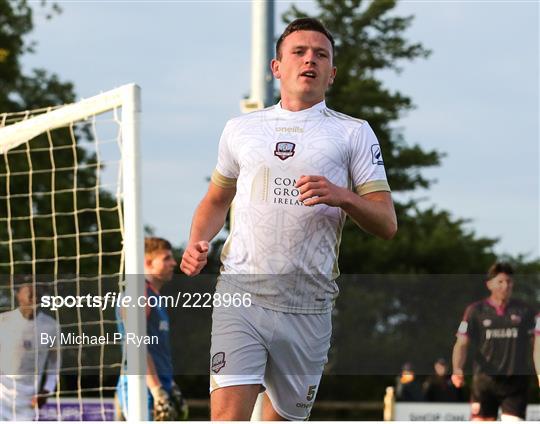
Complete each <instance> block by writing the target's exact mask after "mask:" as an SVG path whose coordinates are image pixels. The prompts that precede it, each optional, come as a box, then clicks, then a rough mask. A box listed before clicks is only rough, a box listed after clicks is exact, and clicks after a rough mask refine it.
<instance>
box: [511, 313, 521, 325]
mask: <svg viewBox="0 0 540 424" xmlns="http://www.w3.org/2000/svg"><path fill="white" fill-rule="evenodd" d="M510 320H511V321H512V323H513V324H519V323H520V322H521V317H520V316H519V315H516V314H512V315H510Z"/></svg>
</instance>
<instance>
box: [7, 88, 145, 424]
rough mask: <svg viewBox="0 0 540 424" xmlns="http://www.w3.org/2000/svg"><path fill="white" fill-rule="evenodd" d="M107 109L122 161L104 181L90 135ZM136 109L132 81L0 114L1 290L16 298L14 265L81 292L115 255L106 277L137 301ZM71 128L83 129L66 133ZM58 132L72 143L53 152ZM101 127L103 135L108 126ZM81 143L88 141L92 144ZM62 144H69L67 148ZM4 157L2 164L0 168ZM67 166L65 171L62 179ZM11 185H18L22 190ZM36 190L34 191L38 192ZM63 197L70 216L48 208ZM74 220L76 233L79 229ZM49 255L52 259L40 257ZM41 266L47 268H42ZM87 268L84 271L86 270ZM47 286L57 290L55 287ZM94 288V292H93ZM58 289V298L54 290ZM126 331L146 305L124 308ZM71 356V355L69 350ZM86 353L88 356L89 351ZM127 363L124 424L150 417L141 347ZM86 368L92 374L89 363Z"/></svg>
mask: <svg viewBox="0 0 540 424" xmlns="http://www.w3.org/2000/svg"><path fill="white" fill-rule="evenodd" d="M107 113H108V114H110V115H112V118H110V120H109V121H110V122H112V123H113V124H114V125H115V126H117V127H118V129H117V130H112V131H113V132H114V131H116V133H115V135H114V136H113V137H112V138H114V140H113V141H111V145H113V146H114V147H115V148H116V149H117V150H118V151H119V153H118V155H119V156H120V159H119V160H118V164H117V165H115V166H117V173H116V175H113V176H112V177H111V176H110V175H109V176H107V172H109V173H111V174H112V172H111V171H109V170H108V169H109V168H108V165H107V163H106V161H104V160H101V157H100V154H101V153H100V149H101V147H99V146H98V144H99V140H98V138H99V137H98V130H97V129H96V117H97V116H99V115H102V114H107ZM140 113H141V109H140V88H139V87H138V86H137V85H135V84H127V85H124V86H121V87H119V88H116V89H113V90H111V91H108V92H105V93H102V94H99V95H97V96H94V97H91V98H88V99H84V100H81V101H79V102H77V103H73V104H69V105H63V106H59V107H56V106H54V107H50V108H47V109H41V110H38V111H28V112H17V113H0V165H1V166H2V168H1V169H2V171H1V178H0V185H2V189H1V190H0V194H1V196H0V197H1V200H0V201H1V202H2V205H1V206H0V208H4V206H3V205H4V204H5V205H6V208H5V213H4V211H0V274H1V275H2V276H3V278H4V279H3V280H2V281H4V280H5V279H9V278H10V277H9V276H8V274H10V275H11V280H10V281H11V282H12V283H11V287H9V286H7V285H6V286H3V288H4V287H5V288H6V290H7V291H9V290H11V291H13V292H14V286H13V275H14V274H17V273H21V271H19V269H25V270H28V271H24V273H32V274H34V275H35V274H39V273H40V269H47V270H48V269H51V271H50V272H47V274H50V275H52V276H53V278H54V281H55V283H54V284H57V283H56V282H57V281H63V282H66V281H67V280H69V281H67V282H66V284H68V283H69V284H71V283H73V287H75V289H74V290H76V292H77V293H80V292H81V290H82V288H83V286H84V284H85V281H90V280H91V279H93V280H97V281H98V283H99V282H100V281H101V280H102V275H101V274H102V272H103V273H105V272H104V270H105V269H106V268H107V266H108V264H109V263H110V262H111V261H113V259H110V258H114V262H115V264H116V262H119V263H120V265H119V266H118V267H117V269H116V271H114V273H112V274H111V275H113V276H114V277H115V278H117V279H118V282H119V284H123V283H124V282H123V281H122V282H120V280H121V279H122V280H123V279H124V278H125V293H126V295H128V296H131V298H132V299H136V298H138V297H140V296H143V295H144V284H143V281H141V278H144V269H143V260H144V247H143V246H144V245H143V243H144V235H143V224H142V218H141V204H142V203H141V173H140V168H141V167H140V146H139V132H140V131H139V126H140V120H139V118H140ZM75 123H78V124H79V125H81V126H80V127H77V128H76V129H74V125H75ZM61 128H65V130H62V131H64V133H62V134H70V135H65V136H64V135H63V136H62V137H64V139H67V140H70V137H71V141H70V142H65V143H64V144H62V145H61V146H55V145H54V135H53V134H54V131H57V130H58V129H61ZM107 131H109V132H110V130H107ZM87 134H90V135H91V136H95V138H96V141H92V142H89V143H88V144H89V145H90V146H94V147H92V148H93V149H94V150H92V152H91V153H90V154H82V153H81V152H82V150H81V149H83V148H82V147H81V146H80V144H81V143H82V142H81V141H80V140H81V139H85V140H86V138H85V137H87ZM36 137H41V138H40V139H39V140H40V144H39V143H38V146H37V149H36V150H39V151H41V153H42V154H43V156H44V157H45V156H47V157H49V159H47V160H48V161H50V163H49V162H48V165H47V166H48V167H49V169H47V170H45V171H43V170H41V171H40V170H38V171H36V170H35V169H34V166H33V162H32V161H33V159H32V158H33V157H34V156H33V155H35V154H41V153H39V152H38V153H35V152H33V150H32V149H33V147H34V143H35V142H34V140H35V139H36ZM88 137H89V139H90V138H93V137H90V136H88ZM60 138H61V137H60ZM69 143H72V145H70V144H69ZM60 149H64V151H70V154H72V155H73V157H74V159H73V161H72V162H73V163H72V165H71V166H62V167H60V166H59V165H58V164H56V165H55V155H57V154H58V153H57V151H59V150H60ZM15 154H18V155H19V156H20V160H19V159H17V158H16V159H13V156H14V155H15ZM10 155H11V156H10ZM81 156H84V157H85V158H86V159H85V160H86V162H85V163H83V162H82V159H81ZM40 158H41V156H40ZM64 158H65V156H64ZM2 160H3V161H4V163H1V161H2ZM10 160H11V162H10ZM17 161H19V162H17ZM24 161H26V162H24ZM22 162H24V170H23V171H21V170H20V169H15V168H16V167H15V166H12V163H17V164H19V163H22ZM87 169H91V171H88V172H87V173H86V174H85V175H86V178H88V180H90V181H92V184H93V185H91V186H88V187H82V188H81V187H79V186H77V184H78V178H79V180H82V177H78V175H79V176H80V175H82V173H83V172H85V170H87ZM70 170H71V171H72V175H70V176H66V175H67V172H70ZM17 176H22V177H23V178H24V181H25V184H26V187H24V190H22V191H21V193H18V194H17V193H14V192H13V187H15V186H16V183H14V179H15V178H16V177H17ZM107 177H110V178H112V179H114V183H113V184H112V185H113V186H114V187H115V188H113V190H115V191H114V192H113V191H111V192H107V189H105V188H103V187H105V186H106V185H107V184H105V180H106V178H107ZM40 178H42V179H47V181H46V184H45V185H44V186H45V187H47V188H46V189H43V190H42V191H41V192H38V193H35V192H33V188H32V187H33V186H34V185H36V184H37V182H38V180H39V179H40ZM60 180H63V181H60ZM68 182H69V184H71V187H69V188H66V187H65V185H66V184H68ZM17 184H19V186H20V185H25V184H20V183H17ZM62 184H64V186H62ZM36 186H37V185H36ZM40 187H41V186H40ZM16 188H17V189H18V188H20V187H16ZM36 191H38V190H37V189H36ZM83 191H84V193H89V194H88V197H92V199H94V203H95V204H94V205H93V206H85V209H83V206H82V205H81V206H80V209H78V205H77V202H78V200H79V199H81V198H84V196H86V194H84V193H83ZM105 195H106V196H108V197H107V200H108V201H109V203H110V205H109V204H108V205H105V206H107V207H105V206H104V205H103V204H101V205H100V199H102V197H106V196H105ZM62 196H64V197H65V196H71V197H72V199H73V206H74V208H73V210H70V211H65V210H62V211H58V210H55V199H57V198H58V199H60V198H62ZM44 198H50V199H51V200H50V203H51V204H50V205H48V206H47V207H46V208H44V209H46V210H45V212H44V211H42V210H39V207H38V206H37V202H38V201H41V202H42V201H43V199H44ZM111 199H115V200H111ZM21 205H22V206H21ZM109 206H110V207H109ZM17 208H18V209H19V210H20V209H25V210H26V212H25V213H26V215H24V214H23V215H21V216H16V215H15V214H14V211H15V210H17ZM107 213H111V214H116V215H117V216H116V218H115V219H116V220H117V221H118V222H119V223H120V225H119V228H105V227H102V222H101V221H100V219H101V218H102V217H103V216H105V215H106V214H107ZM89 216H92V219H93V221H92V222H91V223H90V224H88V223H86V224H84V225H86V226H87V227H85V228H83V227H82V225H83V224H82V221H83V218H84V219H85V220H88V217H89ZM65 220H73V222H74V224H73V225H74V227H75V230H74V231H72V232H71V233H69V232H68V231H67V230H66V232H65V233H61V232H60V230H59V228H60V226H61V225H62V224H63V222H62V221H65ZM79 221H80V222H79ZM23 224H24V225H25V226H26V227H29V228H30V230H28V234H29V235H24V236H20V234H21V231H20V228H22V227H21V225H23ZM79 224H80V225H81V227H79ZM17 225H18V226H19V227H17ZM70 225H71V224H70ZM16 227H17V228H16ZM26 227H25V228H26ZM49 228H50V232H49V233H45V229H47V230H48V229H49ZM25 231H26V230H25ZM23 233H24V231H23ZM111 233H114V236H115V237H116V238H117V239H119V238H121V243H118V244H119V246H120V247H119V248H117V249H116V251H113V250H114V249H113V250H111V251H106V250H105V247H106V246H105V244H106V243H105V242H106V237H107V235H108V234H109V235H110V234H111ZM25 234H26V233H25ZM92 238H93V239H95V240H96V241H92V242H91V243H93V245H95V246H97V247H96V251H95V252H92V251H85V250H84V249H83V248H82V247H81V246H83V244H84V243H85V242H86V243H90V242H88V240H89V239H92ZM115 240H116V239H115ZM40 243H42V244H40ZM62 243H64V244H69V243H71V244H70V245H69V246H73V247H70V249H71V250H73V251H74V252H75V254H71V253H70V254H69V255H64V256H62V255H63V254H62V252H61V251H59V246H60V245H61V244H62ZM111 243H112V242H111ZM111 243H110V244H111ZM43 250H45V251H46V253H45V254H43V253H42V251H43ZM40 252H41V253H40ZM49 253H50V256H47V254H49ZM40 255H42V256H40ZM85 260H87V261H92V266H91V267H87V268H85V263H86V262H84V261H85ZM64 263H69V266H70V267H71V268H70V269H73V271H72V274H71V277H70V279H65V280H62V278H63V276H62V274H61V271H60V270H61V269H62V266H63V264H64ZM88 263H90V262H88ZM45 265H46V266H47V267H48V268H47V267H45V268H43V267H42V266H45ZM115 266H116V265H115ZM40 267H41V268H40ZM88 269H91V270H92V271H91V272H89V271H87V270H88ZM85 273H88V274H93V277H85V276H84V275H83V274H85ZM85 278H86V280H85ZM34 284H36V283H34ZM117 287H118V284H117ZM55 290H57V288H56V287H55ZM98 292H99V294H101V289H99V290H98ZM56 293H58V292H57V291H56ZM6 296H7V295H5V294H3V299H6V298H7V297H6ZM11 297H12V300H11V306H10V307H11V309H13V308H14V307H15V304H14V300H13V297H14V295H13V294H12V295H11ZM3 306H5V308H4V309H3V311H5V310H6V308H8V306H6V305H3ZM77 314H79V318H80V314H81V312H77ZM56 319H57V321H58V322H59V323H60V322H61V321H62V320H61V319H60V318H59V316H58V315H57V317H56ZM107 319H108V318H103V315H101V322H99V321H100V320H99V319H98V320H97V321H96V322H95V323H94V322H90V323H81V322H78V323H71V324H69V325H68V324H66V328H67V327H70V328H71V327H73V328H74V329H75V330H78V331H79V332H80V331H82V330H81V329H82V328H83V325H90V324H95V326H96V328H98V327H99V328H101V332H102V333H103V331H104V330H103V328H104V322H105V321H107ZM64 321H65V320H64ZM79 321H80V319H79ZM106 324H108V325H110V326H112V325H113V324H114V323H113V321H112V320H110V319H109V321H107V323H106ZM125 326H126V328H125V330H126V332H128V333H135V334H139V335H145V334H146V316H145V310H144V308H126V322H125ZM60 327H61V330H64V328H62V327H63V324H60ZM66 331H67V330H66ZM96 331H98V330H96ZM69 348H73V349H77V348H78V349H79V351H78V355H79V356H78V361H79V364H81V363H82V362H81V361H82V359H81V357H84V353H81V349H82V347H80V346H79V347H77V346H70V347H69ZM36 349H37V348H36ZM58 349H59V350H61V349H63V347H62V346H60V347H59V348H58ZM66 349H67V348H66ZM96 352H97V350H96ZM103 352H104V350H103V348H102V349H101V355H102V356H103V355H106V354H104V353H103ZM74 355H75V356H76V354H74ZM86 356H92V355H90V354H87V355H86ZM125 359H127V375H128V381H129V384H128V399H129V412H130V416H129V420H130V421H132V420H133V421H146V420H148V406H147V389H146V379H145V374H146V372H145V370H146V348H145V346H144V344H142V345H141V346H140V347H139V348H128V349H126V351H125ZM36 362H37V361H36ZM119 362H120V361H117V363H116V364H114V366H115V367H116V368H115V372H116V370H117V369H119V368H120V367H121V366H122V365H121V364H120V363H119ZM122 362H123V361H122ZM84 367H85V366H84V365H80V368H81V369H80V370H74V371H73V372H79V374H80V375H81V374H82V370H83V368H84ZM86 368H87V369H90V368H91V367H90V366H88V367H86ZM94 368H95V369H96V371H93V372H95V373H96V375H99V378H100V379H101V380H103V378H104V377H103V374H104V370H103V369H98V367H94ZM102 368H103V367H102ZM80 375H79V377H78V382H77V384H78V385H79V386H78V390H79V397H80V398H82V397H83V396H82V394H81V393H80V392H81V390H82V389H80V387H81V386H80V385H81V377H80ZM96 378H97V377H96ZM101 380H100V381H101ZM57 387H58V386H57ZM113 389H114V387H112V386H111V387H109V388H108V390H109V391H112V390H113ZM73 391H76V390H73ZM57 392H58V393H60V392H61V390H59V389H57ZM71 392H72V391H69V390H66V391H65V392H61V393H62V395H61V396H67V395H71V396H73V393H71ZM102 392H103V390H102V391H101V393H102ZM58 393H57V395H56V397H57V399H56V400H57V402H59V400H60V395H59V394H58ZM51 402H52V400H51ZM81 402H82V401H81Z"/></svg>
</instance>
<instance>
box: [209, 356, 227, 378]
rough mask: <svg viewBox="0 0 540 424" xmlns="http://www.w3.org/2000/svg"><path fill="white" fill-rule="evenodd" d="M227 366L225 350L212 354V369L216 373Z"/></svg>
mask: <svg viewBox="0 0 540 424" xmlns="http://www.w3.org/2000/svg"><path fill="white" fill-rule="evenodd" d="M224 366H225V352H218V353H216V354H215V355H214V356H212V366H211V367H210V369H211V370H212V371H214V372H215V373H216V374H217V373H218V372H219V371H220V370H221V368H223V367H224Z"/></svg>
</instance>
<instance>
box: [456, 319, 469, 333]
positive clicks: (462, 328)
mask: <svg viewBox="0 0 540 424" xmlns="http://www.w3.org/2000/svg"><path fill="white" fill-rule="evenodd" d="M468 328H469V324H467V321H461V324H459V328H458V330H457V331H458V333H460V334H467V329H468Z"/></svg>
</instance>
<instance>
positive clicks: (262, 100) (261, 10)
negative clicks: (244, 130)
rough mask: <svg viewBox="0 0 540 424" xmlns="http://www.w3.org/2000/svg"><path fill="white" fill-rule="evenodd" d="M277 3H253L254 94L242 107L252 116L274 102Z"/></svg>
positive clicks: (263, 0)
mask: <svg viewBox="0 0 540 424" xmlns="http://www.w3.org/2000/svg"><path fill="white" fill-rule="evenodd" d="M274 6H275V1H274V0H252V2H251V92H250V96H249V98H248V99H244V100H242V101H241V103H240V108H241V109H242V112H244V113H245V112H251V111H254V110H258V109H263V108H265V107H267V106H270V105H271V104H272V103H273V102H274V80H273V76H272V72H271V70H270V61H271V60H272V58H273V57H274Z"/></svg>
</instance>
